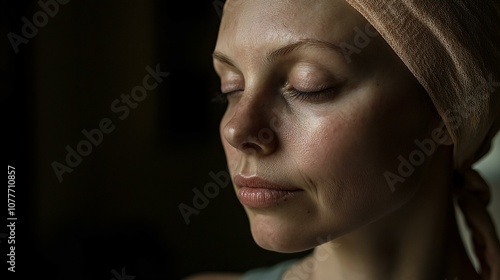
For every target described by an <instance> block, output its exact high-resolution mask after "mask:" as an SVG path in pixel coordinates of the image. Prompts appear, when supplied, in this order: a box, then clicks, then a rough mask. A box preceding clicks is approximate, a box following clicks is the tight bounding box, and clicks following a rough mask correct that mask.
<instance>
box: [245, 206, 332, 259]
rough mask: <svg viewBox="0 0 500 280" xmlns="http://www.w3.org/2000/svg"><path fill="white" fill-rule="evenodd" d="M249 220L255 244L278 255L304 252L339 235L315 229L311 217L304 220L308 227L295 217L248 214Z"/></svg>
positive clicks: (327, 230) (315, 225)
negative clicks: (285, 217) (284, 217)
mask: <svg viewBox="0 0 500 280" xmlns="http://www.w3.org/2000/svg"><path fill="white" fill-rule="evenodd" d="M247 212H249V211H248V210H247ZM249 219H250V227H251V231H252V236H253V239H254V241H255V243H257V245H259V246H260V247H261V248H263V249H266V250H269V251H274V252H278V253H297V252H302V251H306V250H309V249H312V248H314V247H316V246H318V245H320V244H322V243H324V242H327V241H330V240H332V239H334V238H336V237H338V236H340V235H341V234H340V232H339V231H329V229H326V230H325V229H323V230H321V229H319V228H317V224H316V223H313V221H315V220H316V219H314V218H312V217H309V218H308V219H306V220H308V221H309V222H310V223H311V224H310V225H309V224H307V221H303V220H302V219H297V218H296V217H289V218H288V219H283V218H279V217H276V216H273V215H265V214H255V213H249ZM316 221H317V220H316Z"/></svg>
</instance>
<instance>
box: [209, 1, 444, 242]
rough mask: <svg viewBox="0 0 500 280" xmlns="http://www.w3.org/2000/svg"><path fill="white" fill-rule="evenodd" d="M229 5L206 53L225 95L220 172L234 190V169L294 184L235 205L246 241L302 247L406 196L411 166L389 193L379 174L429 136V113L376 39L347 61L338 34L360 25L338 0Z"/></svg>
mask: <svg viewBox="0 0 500 280" xmlns="http://www.w3.org/2000/svg"><path fill="white" fill-rule="evenodd" d="M231 1H234V0H230V2H229V5H230V3H231ZM238 2H239V3H238V5H233V6H231V9H227V10H226V11H225V14H224V17H223V20H222V23H221V28H220V33H219V38H218V41H217V45H216V48H215V53H214V66H215V69H216V72H217V73H218V75H219V76H220V78H221V88H222V92H223V93H225V94H227V98H228V101H229V103H228V107H227V110H226V113H225V115H224V117H223V118H222V121H221V124H220V133H221V139H222V142H223V146H224V150H225V153H226V157H227V162H228V166H229V170H230V173H231V176H232V177H233V183H235V184H234V185H235V190H236V193H237V194H238V196H239V198H240V199H241V196H242V190H241V185H238V182H239V181H238V182H235V180H234V179H235V178H247V179H248V178H261V179H264V180H266V181H268V182H270V183H272V184H276V185H280V186H282V187H284V188H286V190H285V192H286V191H288V190H294V191H293V193H292V194H291V195H286V194H285V195H283V197H282V196H281V195H282V194H283V193H284V192H281V191H275V192H271V193H264V194H260V195H266V194H268V195H269V197H271V198H269V197H268V200H270V203H260V202H261V201H260V200H259V203H260V204H258V205H257V206H255V207H254V206H252V205H250V206H249V205H248V203H247V205H244V207H245V210H246V212H247V214H248V217H249V220H250V224H251V229H252V234H253V237H254V239H255V241H256V242H257V243H258V244H259V245H260V246H261V247H263V248H266V249H269V250H274V251H279V252H294V251H302V250H306V249H309V248H312V247H314V246H316V245H318V244H317V239H318V237H322V236H331V237H332V238H335V237H338V236H341V235H343V234H346V233H348V232H351V231H353V230H355V229H357V228H359V227H361V226H363V225H365V224H368V223H370V222H372V221H375V220H376V219H378V218H380V217H381V216H383V215H386V214H387V213H389V212H391V211H394V210H395V209H397V208H398V207H400V206H401V205H402V204H404V203H405V202H406V201H408V199H409V198H410V197H411V196H412V195H413V194H414V193H415V191H416V189H417V183H418V181H419V180H420V179H421V176H420V175H421V174H420V173H419V172H415V174H413V175H412V176H411V177H410V178H408V179H407V180H406V181H405V182H404V184H403V186H402V187H400V191H398V192H397V193H396V194H394V193H392V192H391V189H390V188H389V186H388V184H387V181H386V180H385V178H384V176H383V174H384V172H385V171H387V170H394V169H395V168H397V165H398V163H399V162H398V159H397V157H398V155H401V154H408V153H409V152H410V151H411V150H413V149H414V148H415V144H414V140H415V139H423V138H426V137H428V135H429V132H430V130H432V129H433V128H435V127H436V122H435V114H434V111H433V110H431V109H430V108H432V105H431V103H430V101H429V100H428V99H427V96H426V95H425V92H423V91H422V89H421V87H420V86H419V84H418V83H417V81H416V80H415V79H414V77H413V76H412V75H411V73H410V72H409V71H408V70H407V68H406V67H405V66H404V64H403V63H402V62H401V61H400V60H399V59H398V57H397V56H396V55H395V54H394V53H393V51H392V50H391V49H390V48H389V47H388V46H387V44H386V43H385V42H384V41H383V39H382V38H381V37H380V36H371V37H369V38H370V39H369V40H370V41H369V44H367V45H366V46H363V48H360V50H361V51H360V52H358V53H353V54H351V55H350V56H349V58H348V59H347V57H346V55H345V53H346V52H345V49H344V51H343V50H342V47H341V46H342V43H348V44H350V45H351V46H355V38H356V34H357V31H356V30H366V27H367V26H368V24H367V22H366V20H365V19H364V18H363V17H362V16H361V15H359V14H358V13H357V12H356V11H355V10H354V9H353V8H351V7H350V6H349V5H348V4H347V3H345V2H344V1H342V0H315V1H311V0H295V1H286V0H280V1H278V0H277V1H267V0H252V1H238ZM371 35H373V34H371ZM344 46H345V45H344ZM252 182H253V181H252ZM256 184H257V185H259V183H256ZM253 187H255V184H254V185H253ZM249 189H251V190H252V191H253V190H255V189H253V188H249ZM244 193H245V192H244ZM255 195H257V196H258V195H259V193H257V194H255ZM251 197H252V196H251ZM276 197H278V198H276ZM267 202H269V201H267Z"/></svg>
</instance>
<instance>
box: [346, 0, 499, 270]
mask: <svg viewBox="0 0 500 280" xmlns="http://www.w3.org/2000/svg"><path fill="white" fill-rule="evenodd" d="M346 1H347V2H348V3H349V4H350V5H351V6H352V7H353V8H355V9H356V10H357V11H358V12H359V13H361V14H362V15H363V16H364V17H365V18H366V19H367V20H368V21H369V22H370V24H371V25H373V27H374V28H375V29H376V30H377V31H378V32H379V33H380V35H381V36H382V37H383V38H384V39H385V40H386V41H387V43H388V44H389V45H390V46H391V47H392V49H393V50H394V51H395V52H396V54H397V55H398V56H399V57H400V58H401V60H402V61H403V62H404V63H405V64H406V66H407V67H408V69H409V70H410V71H411V72H412V73H413V75H414V76H415V77H416V78H417V80H418V81H419V82H420V84H422V86H423V87H424V88H425V89H426V91H427V93H428V94H429V96H430V98H431V100H432V102H433V103H434V106H435V107H436V109H437V111H438V113H439V115H440V116H441V118H442V119H443V122H444V123H445V125H446V128H447V130H448V132H449V133H450V135H451V138H452V139H453V142H454V164H455V169H456V174H457V176H456V179H457V180H456V181H455V185H456V190H457V191H456V194H455V195H456V198H457V202H458V205H459V206H460V209H461V211H462V212H463V214H464V217H465V219H466V222H467V224H468V226H469V228H470V230H471V234H472V239H473V244H474V250H475V253H476V255H477V257H478V259H479V262H480V265H481V271H480V275H481V276H482V279H484V280H500V242H499V240H498V235H497V234H496V231H495V226H494V224H493V222H492V219H491V217H490V215H489V213H488V211H487V205H488V203H489V200H490V189H489V187H488V185H487V183H486V182H485V181H484V180H483V179H482V178H481V176H480V175H479V173H477V172H476V171H474V170H473V169H472V164H474V163H475V162H476V161H477V160H479V159H480V158H481V157H482V156H484V155H485V154H486V153H487V152H488V151H489V149H490V145H491V140H492V138H493V137H494V135H495V134H496V133H497V131H498V130H499V129H500V83H499V82H500V10H499V9H498V4H497V3H496V2H495V0H346Z"/></svg>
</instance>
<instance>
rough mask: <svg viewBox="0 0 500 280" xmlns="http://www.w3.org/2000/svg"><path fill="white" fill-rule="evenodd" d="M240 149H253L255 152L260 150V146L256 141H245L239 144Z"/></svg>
mask: <svg viewBox="0 0 500 280" xmlns="http://www.w3.org/2000/svg"><path fill="white" fill-rule="evenodd" d="M241 150H254V151H256V152H260V151H262V147H261V146H259V145H258V144H256V143H252V142H245V143H242V144H241Z"/></svg>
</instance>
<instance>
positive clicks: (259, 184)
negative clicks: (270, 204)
mask: <svg viewBox="0 0 500 280" xmlns="http://www.w3.org/2000/svg"><path fill="white" fill-rule="evenodd" d="M233 181H234V184H235V185H236V186H238V187H240V188H241V187H247V188H256V189H270V190H279V191H298V190H300V189H299V188H295V187H291V186H283V185H280V184H277V183H273V182H270V181H267V180H265V179H262V178H261V177H259V176H243V175H236V176H234V178H233Z"/></svg>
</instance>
